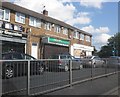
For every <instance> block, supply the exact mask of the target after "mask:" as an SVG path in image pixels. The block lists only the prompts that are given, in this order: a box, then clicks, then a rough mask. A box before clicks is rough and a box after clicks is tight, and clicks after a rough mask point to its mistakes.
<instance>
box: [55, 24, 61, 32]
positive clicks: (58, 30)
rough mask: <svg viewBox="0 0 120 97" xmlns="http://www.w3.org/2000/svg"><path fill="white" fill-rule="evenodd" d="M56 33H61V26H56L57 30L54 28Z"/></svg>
mask: <svg viewBox="0 0 120 97" xmlns="http://www.w3.org/2000/svg"><path fill="white" fill-rule="evenodd" d="M54 31H55V32H56V33H60V32H61V27H60V26H59V25H56V26H55V28H54Z"/></svg>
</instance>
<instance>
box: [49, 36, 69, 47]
mask: <svg viewBox="0 0 120 97" xmlns="http://www.w3.org/2000/svg"><path fill="white" fill-rule="evenodd" d="M48 42H49V43H53V44H58V45H64V46H68V45H69V44H70V42H69V41H68V40H61V39H56V38H52V37H49V38H48Z"/></svg>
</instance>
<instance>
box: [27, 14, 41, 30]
mask: <svg viewBox="0 0 120 97" xmlns="http://www.w3.org/2000/svg"><path fill="white" fill-rule="evenodd" d="M32 19H33V21H32ZM32 22H33V24H32ZM29 25H30V26H33V27H37V28H41V25H42V24H41V20H40V19H38V18H35V17H32V16H29Z"/></svg>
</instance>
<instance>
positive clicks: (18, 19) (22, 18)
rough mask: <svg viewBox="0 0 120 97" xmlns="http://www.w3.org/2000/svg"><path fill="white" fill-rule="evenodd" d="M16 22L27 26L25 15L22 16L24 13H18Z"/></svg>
mask: <svg viewBox="0 0 120 97" xmlns="http://www.w3.org/2000/svg"><path fill="white" fill-rule="evenodd" d="M15 21H16V22H18V23H22V24H25V15H24V14H22V13H18V12H16V15H15Z"/></svg>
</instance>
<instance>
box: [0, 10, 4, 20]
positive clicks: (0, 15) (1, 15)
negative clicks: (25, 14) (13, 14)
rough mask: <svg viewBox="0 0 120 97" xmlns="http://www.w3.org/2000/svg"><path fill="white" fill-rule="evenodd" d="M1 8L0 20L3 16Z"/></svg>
mask: <svg viewBox="0 0 120 97" xmlns="http://www.w3.org/2000/svg"><path fill="white" fill-rule="evenodd" d="M3 15H4V14H3V10H2V9H0V20H2V17H3Z"/></svg>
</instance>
